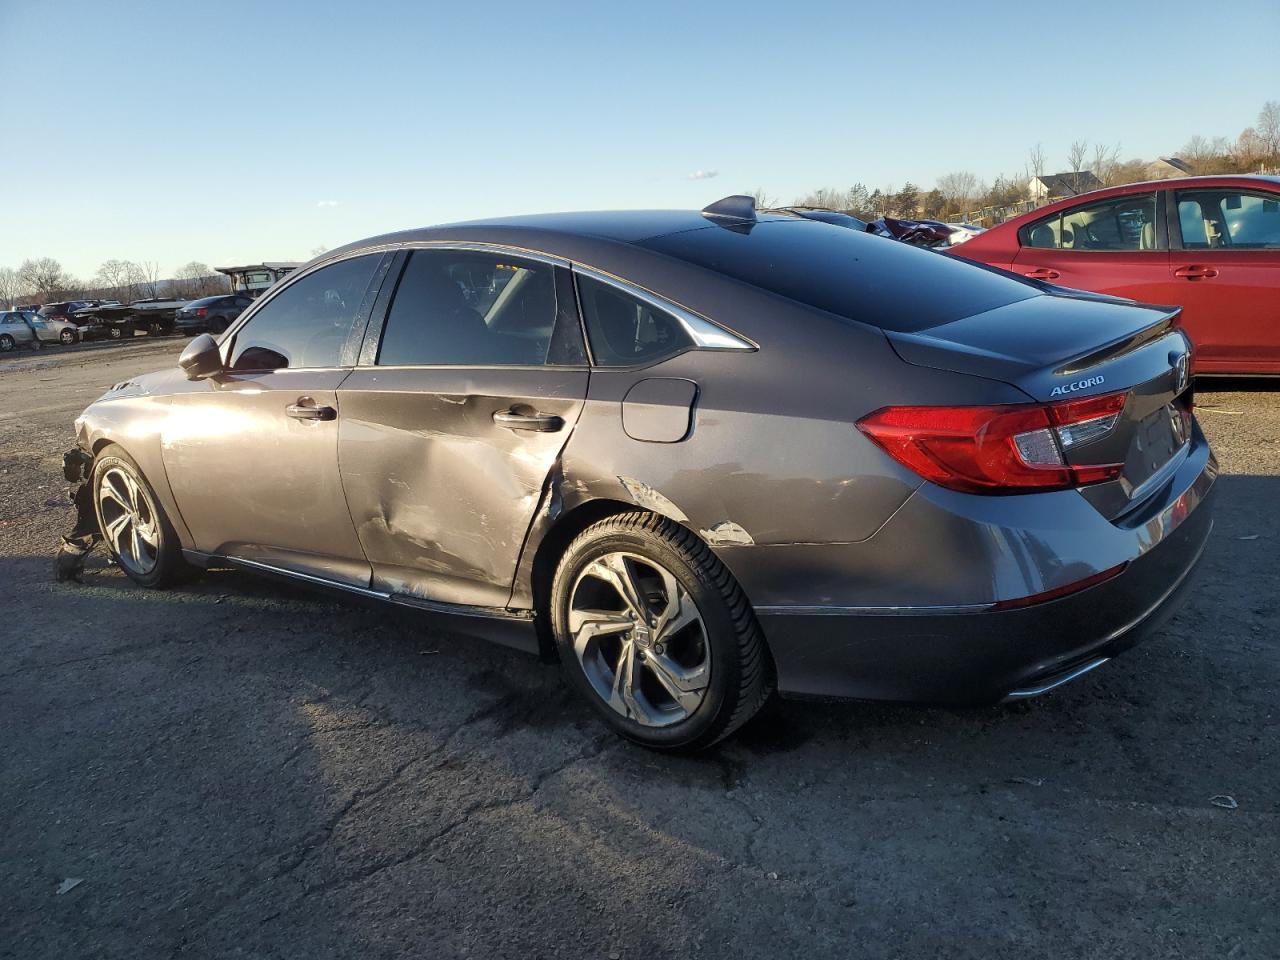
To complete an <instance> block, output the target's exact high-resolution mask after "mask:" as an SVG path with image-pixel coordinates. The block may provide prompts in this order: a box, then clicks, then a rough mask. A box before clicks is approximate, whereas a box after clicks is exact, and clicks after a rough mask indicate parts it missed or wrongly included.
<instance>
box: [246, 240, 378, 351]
mask: <svg viewBox="0 0 1280 960" xmlns="http://www.w3.org/2000/svg"><path fill="white" fill-rule="evenodd" d="M381 258H382V254H379V253H370V254H366V255H365V256H363V257H353V258H352V259H350V260H342V261H340V262H338V263H335V264H333V265H332V266H328V267H322V268H321V269H319V270H317V271H315V272H314V273H312V274H309V275H308V276H305V277H303V278H302V279H301V280H298V281H297V282H296V283H291V284H290V285H289V286H287V287H285V288H284V289H283V290H281V291H280V292H279V293H278V294H276V296H274V297H272V298H271V300H270V302H268V303H266V304H263V306H262V309H261V310H259V311H258V312H257V313H256V314H254V315H253V317H252V318H251V319H250V320H249V322H248V324H246V325H245V327H244V329H242V330H241V331H240V332H239V333H238V334H237V335H236V342H235V347H234V351H233V353H232V357H231V367H232V369H234V370H278V369H281V368H283V367H289V368H291V369H296V368H299V367H304V368H305V367H336V366H340V365H341V364H342V348H343V346H345V344H346V342H347V338H348V336H349V335H350V334H351V328H352V326H353V325H354V324H355V320H356V315H357V313H358V312H359V310H360V303H361V301H363V300H364V295H365V292H366V290H368V288H369V281H370V280H372V279H373V274H374V272H375V271H376V270H377V267H378V262H379V260H381Z"/></svg>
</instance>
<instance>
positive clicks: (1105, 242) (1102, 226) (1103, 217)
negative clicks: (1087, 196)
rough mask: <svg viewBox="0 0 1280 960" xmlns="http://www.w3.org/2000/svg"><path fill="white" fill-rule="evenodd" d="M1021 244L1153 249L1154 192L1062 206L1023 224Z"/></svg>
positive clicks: (1057, 246)
mask: <svg viewBox="0 0 1280 960" xmlns="http://www.w3.org/2000/svg"><path fill="white" fill-rule="evenodd" d="M1022 245H1023V246H1025V247H1037V248H1040V249H1050V250H1101V251H1138V250H1155V249H1157V245H1156V195H1155V194H1154V193H1143V194H1134V195H1131V196H1127V197H1113V198H1111V199H1108V200H1102V201H1100V202H1098V203H1091V204H1088V205H1086V206H1082V207H1075V208H1073V209H1068V210H1064V211H1062V212H1061V213H1059V214H1057V215H1055V216H1053V217H1050V218H1048V219H1046V220H1041V221H1040V222H1038V223H1034V224H1032V225H1031V226H1030V227H1024V228H1023V236H1022Z"/></svg>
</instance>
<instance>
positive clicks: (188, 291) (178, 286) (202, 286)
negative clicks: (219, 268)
mask: <svg viewBox="0 0 1280 960" xmlns="http://www.w3.org/2000/svg"><path fill="white" fill-rule="evenodd" d="M223 279H224V278H223V277H222V276H221V275H220V274H217V273H214V271H213V270H212V269H211V268H210V267H209V265H208V264H207V263H201V262H200V261H198V260H192V261H191V262H190V263H186V264H183V265H182V266H181V267H179V268H178V269H177V271H176V272H175V273H174V275H173V293H174V295H175V296H178V297H184V298H186V299H188V300H194V299H196V298H198V297H212V296H215V295H216V294H219V293H222V292H223V291H224V289H225V284H224V283H223Z"/></svg>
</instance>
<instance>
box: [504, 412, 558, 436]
mask: <svg viewBox="0 0 1280 960" xmlns="http://www.w3.org/2000/svg"><path fill="white" fill-rule="evenodd" d="M493 422H494V423H496V424H497V425H498V426H500V427H506V428H507V429H508V430H532V431H533V432H535V433H555V432H556V431H557V430H559V429H560V428H561V427H563V426H564V420H563V419H562V418H560V417H557V416H556V415H555V414H554V413H515V412H513V411H511V410H499V411H498V412H497V413H495V414H494V415H493Z"/></svg>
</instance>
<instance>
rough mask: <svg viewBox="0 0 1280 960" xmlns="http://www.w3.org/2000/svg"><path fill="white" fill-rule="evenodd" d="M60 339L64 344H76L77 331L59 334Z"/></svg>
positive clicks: (64, 331)
mask: <svg viewBox="0 0 1280 960" xmlns="http://www.w3.org/2000/svg"><path fill="white" fill-rule="evenodd" d="M58 339H59V340H61V341H62V342H63V343H75V342H76V335H75V331H73V330H63V331H62V333H60V334H58Z"/></svg>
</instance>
